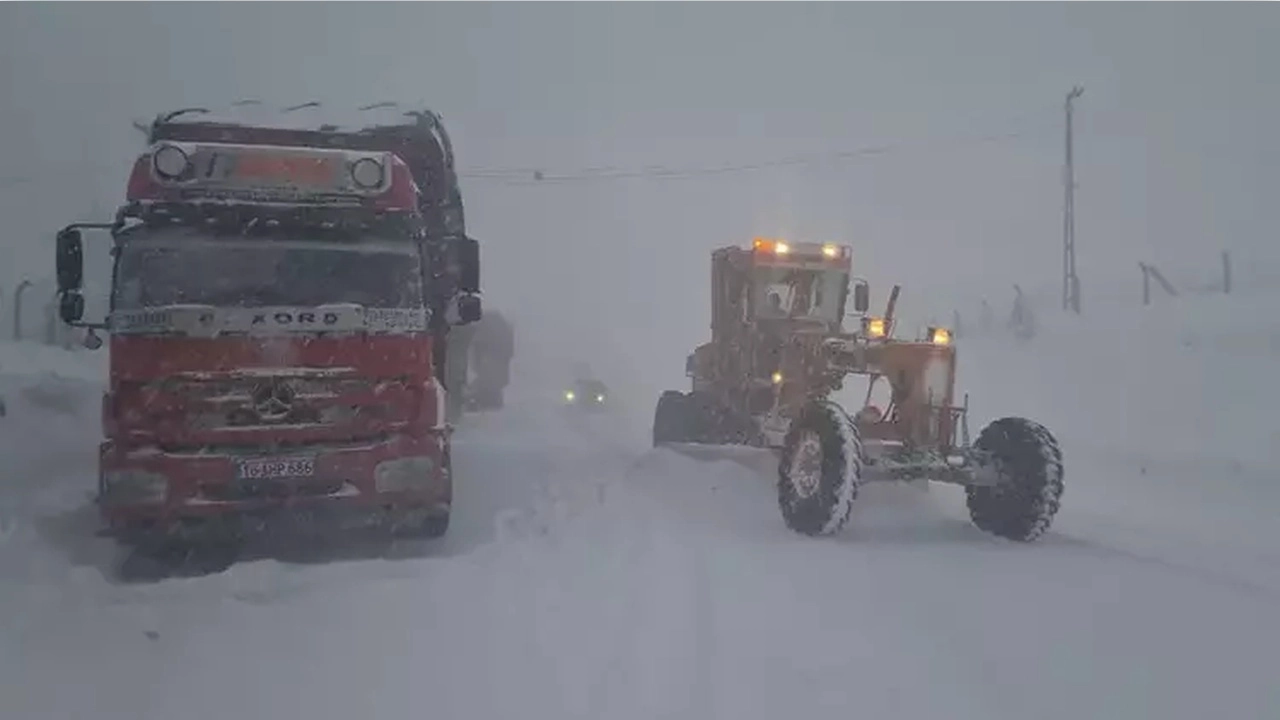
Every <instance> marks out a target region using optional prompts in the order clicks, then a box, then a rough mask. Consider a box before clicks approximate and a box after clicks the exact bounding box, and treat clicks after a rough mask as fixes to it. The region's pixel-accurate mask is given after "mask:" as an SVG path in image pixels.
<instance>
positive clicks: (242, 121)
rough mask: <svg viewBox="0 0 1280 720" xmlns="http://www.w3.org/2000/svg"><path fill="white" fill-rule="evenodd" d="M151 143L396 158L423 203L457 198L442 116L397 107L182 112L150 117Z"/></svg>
mask: <svg viewBox="0 0 1280 720" xmlns="http://www.w3.org/2000/svg"><path fill="white" fill-rule="evenodd" d="M147 131H148V139H149V140H150V142H151V143H153V144H154V143H158V142H162V141H176V142H183V141H185V142H222V143H235V144H242V145H277V146H284V147H315V148H332V149H341V150H355V151H385V152H394V153H395V154H396V155H398V156H399V157H400V158H401V159H402V160H403V161H404V162H405V163H406V164H407V165H408V166H409V169H410V171H411V173H412V175H413V178H414V180H415V182H416V183H417V184H418V187H419V190H420V192H421V193H422V195H423V197H424V199H425V200H427V201H428V202H447V201H448V200H449V199H450V197H451V196H452V195H457V194H458V193H457V177H456V174H455V172H454V157H453V147H452V143H451V141H450V139H449V134H448V132H447V131H446V130H445V128H444V124H443V123H442V122H441V121H440V116H439V115H437V114H436V113H434V112H432V111H431V110H426V109H414V108H406V107H403V106H400V105H398V104H396V103H374V104H371V105H366V106H360V107H342V108H337V110H336V111H335V109H334V108H332V107H326V106H323V105H322V104H320V103H301V104H298V105H293V106H285V107H278V108H277V107H268V106H265V105H263V104H260V103H256V102H246V101H242V102H240V103H235V104H233V105H232V106H230V107H227V108H220V109H216V110H215V109H210V108H202V107H194V108H181V109H178V110H174V111H171V112H168V113H162V114H160V115H158V116H157V117H156V119H155V120H154V121H153V122H152V123H151V125H150V127H149V128H148V129H147Z"/></svg>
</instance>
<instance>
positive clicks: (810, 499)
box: [778, 400, 862, 535]
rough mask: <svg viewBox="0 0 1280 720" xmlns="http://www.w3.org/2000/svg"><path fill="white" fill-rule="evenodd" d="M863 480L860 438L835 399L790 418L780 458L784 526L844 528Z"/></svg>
mask: <svg viewBox="0 0 1280 720" xmlns="http://www.w3.org/2000/svg"><path fill="white" fill-rule="evenodd" d="M861 479H862V440H861V438H860V437H859V436H858V428H857V426H855V425H854V423H853V420H852V419H851V418H850V417H849V416H848V415H847V414H846V413H845V412H844V410H843V409H841V408H840V406H839V405H836V404H835V403H832V402H829V401H826V400H820V401H817V402H814V403H811V404H809V405H806V406H805V408H804V409H803V410H801V411H800V416H799V417H798V418H796V420H795V421H794V422H793V423H791V428H790V429H789V430H788V431H787V436H786V438H785V439H784V440H783V442H782V453H781V457H780V458H779V462H778V506H779V508H780V509H781V510H782V519H783V520H784V521H785V522H786V523H787V527H789V528H791V529H792V530H795V531H796V532H798V533H802V534H804V535H830V534H831V533H834V532H836V531H838V530H839V529H840V528H842V527H844V524H845V522H846V521H848V519H849V512H850V511H851V510H852V509H853V500H854V498H855V497H857V495H858V485H859V483H860V482H861Z"/></svg>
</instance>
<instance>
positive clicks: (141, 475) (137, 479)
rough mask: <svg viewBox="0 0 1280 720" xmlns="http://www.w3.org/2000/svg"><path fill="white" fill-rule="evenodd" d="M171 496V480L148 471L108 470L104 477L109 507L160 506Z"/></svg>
mask: <svg viewBox="0 0 1280 720" xmlns="http://www.w3.org/2000/svg"><path fill="white" fill-rule="evenodd" d="M168 495H169V478H167V477H165V476H164V475H161V474H160V473H156V472H150V471H148V470H138V469H126V470H108V471H107V472H105V473H103V475H102V501H103V502H104V503H105V504H107V505H159V504H161V503H163V502H164V501H165V498H167V497H168Z"/></svg>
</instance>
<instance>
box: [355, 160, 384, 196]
mask: <svg viewBox="0 0 1280 720" xmlns="http://www.w3.org/2000/svg"><path fill="white" fill-rule="evenodd" d="M386 174H387V173H386V168H385V167H383V165H382V163H380V162H378V161H377V160H374V159H373V158H369V157H365V158H360V159H359V160H357V161H355V162H354V163H352V164H351V181H352V182H353V183H355V185H356V187H358V188H360V189H361V190H373V189H375V188H378V187H380V186H381V185H382V183H383V181H384V180H385V179H386Z"/></svg>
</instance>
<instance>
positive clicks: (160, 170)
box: [151, 145, 191, 180]
mask: <svg viewBox="0 0 1280 720" xmlns="http://www.w3.org/2000/svg"><path fill="white" fill-rule="evenodd" d="M151 164H152V167H154V168H155V171H156V175H159V176H160V177H161V178H164V179H165V180H177V179H178V178H180V177H182V175H183V173H185V172H186V171H187V167H188V166H189V165H190V164H191V161H190V160H189V159H188V158H187V154H186V153H185V152H183V151H182V148H180V147H178V146H176V145H162V146H160V147H159V148H156V151H155V153H154V154H153V155H152V156H151Z"/></svg>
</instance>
